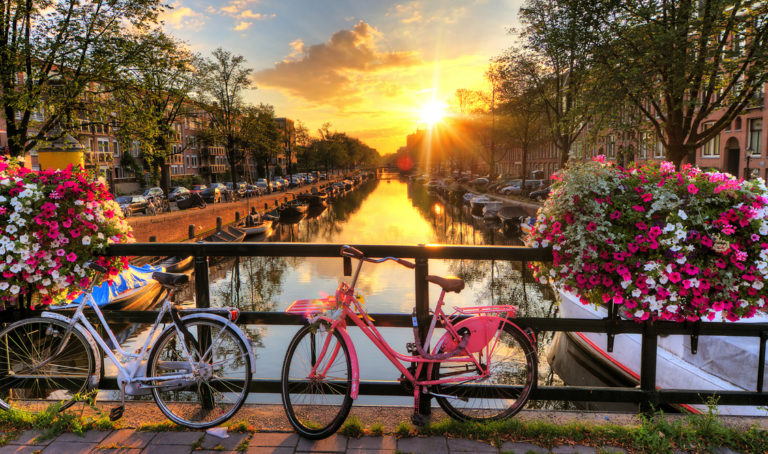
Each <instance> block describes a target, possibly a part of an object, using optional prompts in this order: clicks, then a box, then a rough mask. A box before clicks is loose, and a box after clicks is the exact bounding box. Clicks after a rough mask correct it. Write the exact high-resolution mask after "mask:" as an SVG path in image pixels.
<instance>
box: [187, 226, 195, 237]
mask: <svg viewBox="0 0 768 454" xmlns="http://www.w3.org/2000/svg"><path fill="white" fill-rule="evenodd" d="M187 236H188V237H189V239H190V240H191V239H192V238H194V237H195V224H189V228H188V232H187Z"/></svg>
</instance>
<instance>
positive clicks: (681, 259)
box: [675, 256, 688, 265]
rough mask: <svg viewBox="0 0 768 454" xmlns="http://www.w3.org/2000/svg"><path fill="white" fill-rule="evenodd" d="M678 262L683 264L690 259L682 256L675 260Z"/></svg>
mask: <svg viewBox="0 0 768 454" xmlns="http://www.w3.org/2000/svg"><path fill="white" fill-rule="evenodd" d="M675 261H676V262H677V263H679V264H680V265H682V264H683V263H685V262H687V261H688V259H686V258H685V256H682V257H680V258H679V259H677V260H675Z"/></svg>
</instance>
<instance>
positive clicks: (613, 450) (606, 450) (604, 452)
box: [598, 446, 736, 454]
mask: <svg viewBox="0 0 768 454" xmlns="http://www.w3.org/2000/svg"><path fill="white" fill-rule="evenodd" d="M598 452H599V453H600V454H627V450H626V449H624V448H617V447H616V446H603V447H602V448H600V449H599V450H598ZM734 454H736V453H734Z"/></svg>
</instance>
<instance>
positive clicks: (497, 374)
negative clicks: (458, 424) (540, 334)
mask: <svg viewBox="0 0 768 454" xmlns="http://www.w3.org/2000/svg"><path fill="white" fill-rule="evenodd" d="M447 336H449V334H446V337H447ZM443 340H445V339H443ZM443 344H444V342H443V341H441V342H440V343H439V344H438V345H443ZM474 357H475V358H476V359H477V360H478V362H479V363H480V365H481V368H483V369H485V368H486V367H487V369H488V373H487V374H482V373H481V371H480V370H478V368H477V367H476V366H475V365H474V363H471V362H451V360H450V359H449V360H447V361H444V362H440V363H437V364H435V365H434V366H433V368H432V379H433V380H452V382H450V383H443V384H440V385H434V386H433V388H434V392H435V394H439V396H436V398H437V403H438V404H440V407H442V409H443V410H445V412H446V413H448V415H449V416H451V417H452V418H455V419H459V420H462V421H467V420H471V421H491V420H496V419H503V418H508V417H511V416H513V415H514V414H516V413H517V412H518V411H520V410H521V409H522V408H523V406H524V405H525V402H526V401H527V400H528V397H529V396H530V393H531V389H532V388H533V386H534V384H535V383H536V377H537V366H538V356H537V354H536V350H535V349H534V348H533V345H532V344H531V341H530V340H529V339H528V337H527V336H526V335H525V334H523V333H522V332H520V331H519V330H517V329H516V328H514V327H512V326H510V325H509V324H506V323H505V324H504V328H503V329H500V330H499V331H498V333H497V336H496V337H494V338H493V339H492V340H491V342H489V343H488V345H487V346H486V347H485V348H484V349H483V350H482V351H480V352H478V353H475V354H474ZM462 378H464V379H462ZM446 396H450V397H446Z"/></svg>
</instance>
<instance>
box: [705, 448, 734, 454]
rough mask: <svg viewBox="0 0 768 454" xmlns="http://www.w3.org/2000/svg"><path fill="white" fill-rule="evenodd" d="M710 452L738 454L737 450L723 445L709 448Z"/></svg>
mask: <svg viewBox="0 0 768 454" xmlns="http://www.w3.org/2000/svg"><path fill="white" fill-rule="evenodd" d="M710 452H713V453H715V454H739V452H738V451H734V450H733V449H731V448H726V447H725V446H720V447H717V448H710Z"/></svg>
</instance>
